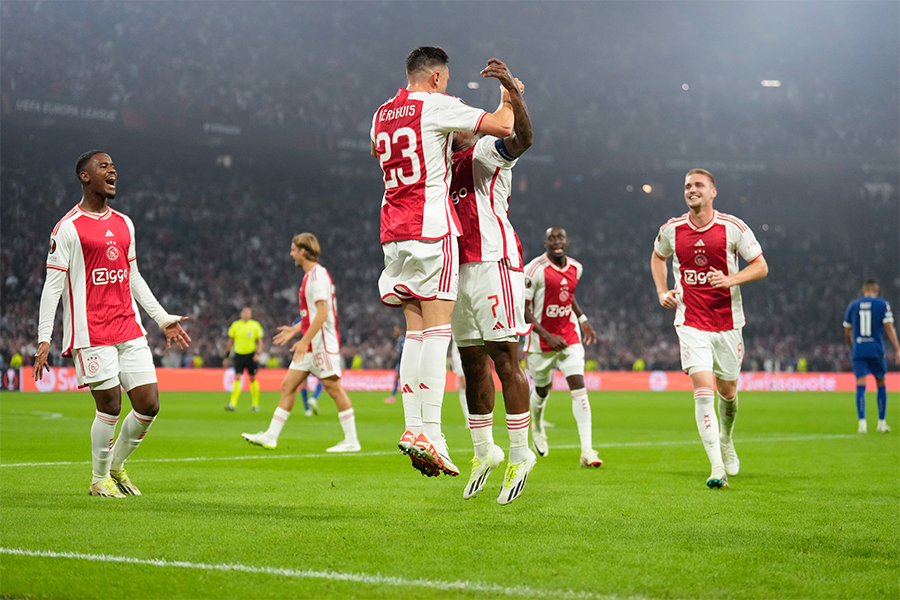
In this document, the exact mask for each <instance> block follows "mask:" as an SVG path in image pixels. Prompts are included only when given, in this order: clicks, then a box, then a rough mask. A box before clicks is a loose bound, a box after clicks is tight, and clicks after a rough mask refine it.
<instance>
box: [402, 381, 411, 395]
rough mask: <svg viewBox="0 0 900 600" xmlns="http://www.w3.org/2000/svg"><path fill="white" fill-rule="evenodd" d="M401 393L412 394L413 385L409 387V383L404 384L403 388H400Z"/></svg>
mask: <svg viewBox="0 0 900 600" xmlns="http://www.w3.org/2000/svg"><path fill="white" fill-rule="evenodd" d="M400 393H401V394H412V393H413V389H412V388H411V387H409V384H408V383H407V384H406V385H404V386H403V389H402V390H400Z"/></svg>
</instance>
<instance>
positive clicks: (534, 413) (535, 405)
mask: <svg viewBox="0 0 900 600" xmlns="http://www.w3.org/2000/svg"><path fill="white" fill-rule="evenodd" d="M549 396H550V394H547V395H546V396H540V395H538V393H537V390H531V395H530V396H529V397H528V403H529V404H530V405H531V418H532V419H533V420H534V422H535V423H537V424H538V426H540V425H541V423H543V422H544V407H545V406H547V398H548V397H549Z"/></svg>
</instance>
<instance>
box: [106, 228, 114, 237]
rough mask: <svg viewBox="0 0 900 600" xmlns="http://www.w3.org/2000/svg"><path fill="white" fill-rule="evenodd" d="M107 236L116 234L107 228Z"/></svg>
mask: <svg viewBox="0 0 900 600" xmlns="http://www.w3.org/2000/svg"><path fill="white" fill-rule="evenodd" d="M105 237H114V236H113V232H112V231H110V230H109V229H107V230H106V236H105Z"/></svg>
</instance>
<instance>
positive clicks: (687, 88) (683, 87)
mask: <svg viewBox="0 0 900 600" xmlns="http://www.w3.org/2000/svg"><path fill="white" fill-rule="evenodd" d="M681 89H683V90H684V91H688V90H689V89H691V86H689V85H688V84H686V83H682V84H681Z"/></svg>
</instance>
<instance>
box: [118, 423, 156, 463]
mask: <svg viewBox="0 0 900 600" xmlns="http://www.w3.org/2000/svg"><path fill="white" fill-rule="evenodd" d="M155 420H156V417H155V416H153V417H149V416H147V415H142V414H139V413H137V412H135V411H134V410H132V411H131V412H130V413H128V414H127V415H125V418H124V419H123V420H122V429H121V430H119V437H118V438H117V439H116V444H115V446H113V448H112V463H111V464H110V467H109V468H110V469H113V470H114V471H118V470H120V469H121V468H122V465H123V464H125V461H126V460H128V457H129V456H131V455H132V454H134V451H135V450H137V447H138V446H140V445H141V441H142V440H143V439H144V435H146V433H147V430H148V429H150V426H151V425H153V421H155Z"/></svg>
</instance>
